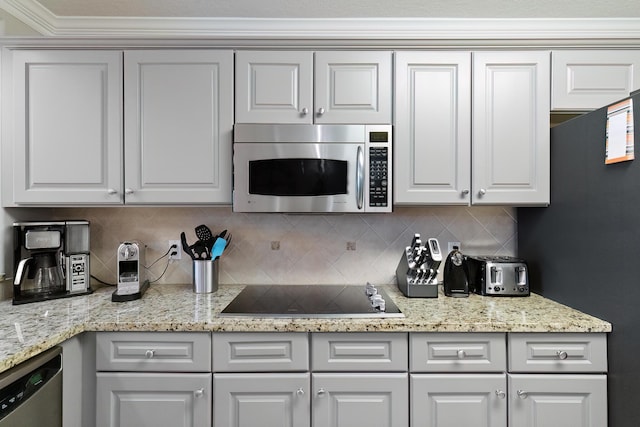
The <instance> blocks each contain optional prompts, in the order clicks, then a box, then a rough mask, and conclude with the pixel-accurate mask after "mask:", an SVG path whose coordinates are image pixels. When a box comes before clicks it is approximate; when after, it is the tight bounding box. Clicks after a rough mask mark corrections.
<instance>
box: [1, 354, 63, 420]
mask: <svg viewBox="0 0 640 427" xmlns="http://www.w3.org/2000/svg"><path fill="white" fill-rule="evenodd" d="M61 353H62V349H61V348H60V347H55V348H52V349H51V350H47V351H46V352H44V353H42V354H39V355H38V356H35V357H33V358H31V359H29V360H27V361H26V362H23V363H21V364H20V365H18V366H16V367H14V368H11V369H10V370H8V371H6V372H3V373H2V374H0V427H42V426H47V427H62V356H61Z"/></svg>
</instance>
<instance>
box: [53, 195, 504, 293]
mask: <svg viewBox="0 0 640 427" xmlns="http://www.w3.org/2000/svg"><path fill="white" fill-rule="evenodd" d="M49 213H50V214H51V216H52V219H87V220H89V221H90V223H91V273H92V274H93V275H94V276H96V277H98V278H99V279H101V280H103V281H105V282H110V283H115V282H116V267H117V262H116V250H117V248H118V245H119V244H120V242H122V241H125V240H139V241H141V242H143V243H145V244H146V245H147V252H146V263H147V265H150V264H151V263H152V262H153V261H155V260H156V259H158V258H159V257H161V256H162V255H164V254H165V253H166V252H167V250H168V249H169V243H168V241H169V240H176V239H179V238H180V232H181V231H185V232H186V235H187V240H188V241H189V243H193V242H194V241H195V240H196V237H195V232H194V227H195V226H197V225H199V224H206V225H207V226H209V227H210V228H211V229H212V231H213V232H214V233H215V232H219V231H221V230H223V229H228V230H229V232H230V233H232V235H233V239H232V242H231V245H230V246H229V248H228V249H227V250H226V251H225V253H224V254H223V256H222V258H221V263H220V266H221V268H220V283H222V284H272V283H278V284H343V283H344V284H360V283H364V282H367V281H369V282H372V283H376V284H381V283H395V270H396V267H397V265H398V261H399V260H400V256H401V254H402V251H403V249H404V247H405V246H407V245H408V244H409V243H410V242H411V238H412V236H413V235H414V233H420V234H421V236H422V238H423V239H426V238H428V237H436V238H437V239H438V240H439V242H440V245H441V246H442V249H443V252H445V253H446V251H447V244H448V242H454V241H455V242H461V245H462V251H463V253H468V254H476V255H479V254H484V255H491V254H500V255H515V254H516V249H517V248H516V245H517V236H516V233H517V227H516V224H517V223H516V216H515V215H516V209H515V208H509V207H500V206H490V207H396V208H395V209H394V212H393V213H391V214H366V215H357V214H348V215H339V214H336V215H297V214H255V213H252V214H246V213H234V212H232V211H231V208H230V207H140V208H137V207H118V208H56V209H52V210H50V211H49ZM179 250H181V248H179ZM166 259H167V258H162V259H161V260H159V261H158V262H157V263H156V264H154V265H153V266H151V268H150V269H149V272H148V278H149V279H150V280H157V279H158V278H159V280H158V282H159V283H170V284H171V283H190V282H191V264H192V261H191V259H190V258H189V256H187V255H186V254H184V253H182V260H180V261H172V262H171V263H170V264H167V261H166ZM165 267H167V268H166V272H165V273H164V275H163V276H162V277H160V276H161V275H162V273H163V271H164V270H165ZM440 270H442V268H440Z"/></svg>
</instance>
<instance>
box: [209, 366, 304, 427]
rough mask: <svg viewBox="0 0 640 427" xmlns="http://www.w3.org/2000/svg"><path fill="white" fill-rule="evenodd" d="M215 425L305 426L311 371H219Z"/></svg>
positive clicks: (216, 426) (228, 426)
mask: <svg viewBox="0 0 640 427" xmlns="http://www.w3.org/2000/svg"><path fill="white" fill-rule="evenodd" d="M214 389H215V396H214V399H213V400H214V402H215V410H214V424H213V425H214V427H250V426H260V427H305V426H307V427H308V426H309V425H310V423H311V418H310V416H309V414H310V411H311V408H310V403H309V374H308V373H297V374H280V373H274V374H268V373H259V374H248V373H247V374H215V375H214Z"/></svg>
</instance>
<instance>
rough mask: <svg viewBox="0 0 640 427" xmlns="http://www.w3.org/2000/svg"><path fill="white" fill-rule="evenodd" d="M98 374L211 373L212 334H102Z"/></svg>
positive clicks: (98, 345) (98, 337) (99, 334)
mask: <svg viewBox="0 0 640 427" xmlns="http://www.w3.org/2000/svg"><path fill="white" fill-rule="evenodd" d="M96 368H97V370H98V371H164V372H209V371H211V334H209V333H206V332H100V333H98V334H97V337H96Z"/></svg>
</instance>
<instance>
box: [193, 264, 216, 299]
mask: <svg viewBox="0 0 640 427" xmlns="http://www.w3.org/2000/svg"><path fill="white" fill-rule="evenodd" d="M192 270H193V292H195V293H197V294H208V293H211V292H215V291H217V290H218V278H219V276H220V265H219V263H218V260H217V259H216V260H215V261H214V260H210V259H196V260H193V269H192Z"/></svg>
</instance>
